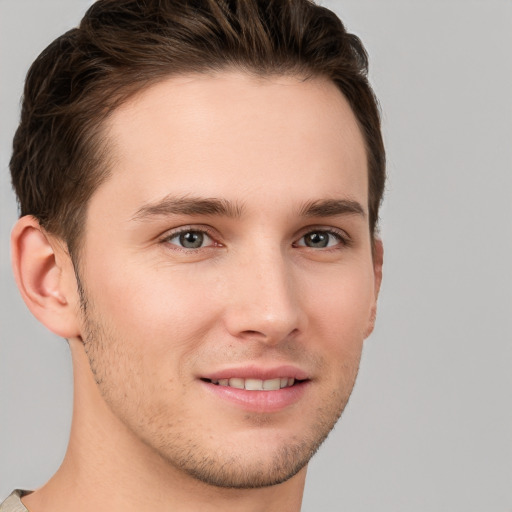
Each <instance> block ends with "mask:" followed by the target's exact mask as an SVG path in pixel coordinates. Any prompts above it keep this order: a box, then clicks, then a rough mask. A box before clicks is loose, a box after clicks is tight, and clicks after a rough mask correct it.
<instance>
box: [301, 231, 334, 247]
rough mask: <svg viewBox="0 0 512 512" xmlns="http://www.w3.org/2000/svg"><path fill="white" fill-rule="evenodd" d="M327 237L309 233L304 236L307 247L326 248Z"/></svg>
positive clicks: (323, 234) (322, 234) (321, 234)
mask: <svg viewBox="0 0 512 512" xmlns="http://www.w3.org/2000/svg"><path fill="white" fill-rule="evenodd" d="M328 243H329V237H328V235H326V234H325V233H310V234H309V235H306V245H308V246H309V247H327V244H328Z"/></svg>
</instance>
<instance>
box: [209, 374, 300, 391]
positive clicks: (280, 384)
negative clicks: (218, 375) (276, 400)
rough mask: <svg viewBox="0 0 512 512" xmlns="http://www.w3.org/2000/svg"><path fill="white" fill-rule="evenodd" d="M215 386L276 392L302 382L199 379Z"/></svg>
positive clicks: (282, 378) (293, 379)
mask: <svg viewBox="0 0 512 512" xmlns="http://www.w3.org/2000/svg"><path fill="white" fill-rule="evenodd" d="M201 380H202V381H204V382H209V383H211V384H214V385H216V386H225V387H230V388H235V389H245V390H247V391H277V390H279V389H285V388H291V387H292V386H295V385H298V384H300V383H301V382H304V380H299V379H295V378H294V377H276V378H274V379H266V380H262V379H244V378H242V377H231V378H227V379H201Z"/></svg>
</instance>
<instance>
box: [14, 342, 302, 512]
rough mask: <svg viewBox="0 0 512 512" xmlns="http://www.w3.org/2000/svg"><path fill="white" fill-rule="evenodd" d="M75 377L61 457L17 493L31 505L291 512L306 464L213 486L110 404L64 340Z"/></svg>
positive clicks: (80, 354)
mask: <svg viewBox="0 0 512 512" xmlns="http://www.w3.org/2000/svg"><path fill="white" fill-rule="evenodd" d="M70 346H71V350H72V356H73V369H74V380H75V394H74V410H73V422H72V427H71V435H70V441H69V445H68V450H67V452H66V456H65V458H64V461H63V463H62V465H61V467H60V468H59V470H58V471H57V473H56V474H55V475H54V476H53V478H52V479H51V480H50V481H49V482H48V483H47V484H46V485H45V486H43V487H42V488H41V489H39V490H37V491H35V492H34V493H32V494H30V495H28V496H27V497H25V498H23V502H24V503H25V505H26V506H27V508H28V509H29V510H30V511H31V512H45V511H46V510H51V511H52V512H60V511H64V510H66V511H67V510H74V511H75V512H82V511H84V512H85V511H89V510H103V509H108V510H109V511H111V512H117V511H119V512H120V511H123V512H132V511H133V512H135V511H137V512H146V511H147V512H149V511H151V512H153V511H154V510H173V512H188V511H190V512H192V511H193V512H197V510H201V511H202V512H210V511H212V512H213V511H216V512H218V511H219V510H222V511H223V512H231V511H237V512H264V511H265V512H298V511H299V510H300V506H301V501H302V493H303V490H304V483H305V476H306V468H304V469H303V470H301V471H300V472H299V473H297V474H296V475H295V476H294V477H292V478H290V479H289V480H288V481H286V482H284V483H282V484H278V485H274V486H271V487H263V488H259V489H230V488H219V487H214V486H211V485H208V484H205V483H203V482H200V481H198V480H196V479H195V478H193V477H191V476H189V475H188V474H184V473H183V472H182V471H180V470H179V468H176V467H173V466H172V465H170V464H169V463H168V462H166V461H165V460H164V459H163V458H162V457H161V456H160V455H159V454H158V453H155V452H154V450H153V449H152V448H150V447H149V446H147V445H146V444H145V443H144V442H143V441H142V440H140V439H138V438H136V436H135V435H134V434H133V433H132V432H131V431H130V430H129V429H128V428H127V427H126V426H125V425H124V424H123V423H122V422H121V421H119V419H118V418H117V417H116V416H115V415H114V414H113V413H112V412H111V411H110V409H109V408H108V407H107V405H106V404H105V402H104V400H103V398H102V397H101V395H100V393H99V391H98V388H97V386H96V383H95V382H94V379H93V376H92V374H91V371H90V369H89V364H88V361H87V357H86V355H85V353H84V351H83V346H82V344H81V342H80V341H78V340H70Z"/></svg>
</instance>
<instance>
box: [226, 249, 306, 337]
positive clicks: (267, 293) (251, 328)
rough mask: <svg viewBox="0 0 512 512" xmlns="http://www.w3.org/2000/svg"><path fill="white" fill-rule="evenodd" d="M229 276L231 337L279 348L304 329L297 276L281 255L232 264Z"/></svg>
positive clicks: (273, 252) (229, 328)
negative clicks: (279, 345)
mask: <svg viewBox="0 0 512 512" xmlns="http://www.w3.org/2000/svg"><path fill="white" fill-rule="evenodd" d="M230 275H231V279H230V283H229V285H228V286H227V293H228V294H229V297H230V298H229V300H228V304H229V306H228V307H227V309H226V310H225V324H226V328H227V330H228V331H229V333H230V334H231V335H232V336H234V337H236V338H238V339H242V340H249V339H250V340H258V341H260V342H262V343H265V344H267V345H277V344H279V343H280V342H283V341H285V340H289V339H290V338H291V337H292V336H295V335H296V334H297V333H298V332H300V331H301V330H303V329H304V327H305V321H306V317H305V315H304V312H303V311H302V308H301V301H300V283H299V279H298V276H297V272H296V269H294V268H293V265H292V264H291V262H288V261H287V260H286V258H285V257H284V256H283V254H282V253H281V251H279V250H276V251H272V252H267V253H266V254H262V253H261V252H260V253H256V254H255V253H253V254H252V255H251V256H248V257H247V258H243V259H242V260H238V261H237V262H236V263H235V262H233V266H232V268H231V272H230Z"/></svg>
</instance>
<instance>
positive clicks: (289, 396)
mask: <svg viewBox="0 0 512 512" xmlns="http://www.w3.org/2000/svg"><path fill="white" fill-rule="evenodd" d="M201 384H203V385H204V386H205V388H206V389H207V390H208V391H209V392H210V393H213V394H214V395H215V396H217V397H219V398H221V399H222V400H225V401H227V402H230V403H232V404H233V405H235V406H237V407H240V408H241V409H243V410H245V411H250V412H260V413H266V412H277V411H281V410H283V409H285V408H286V407H290V406H291V405H293V404H295V403H297V402H298V401H299V400H300V399H301V398H302V397H303V396H304V393H305V392H306V389H307V387H308V386H309V381H303V382H298V383H296V384H294V385H293V386H290V387H289V388H282V389H276V390H275V391H247V390H246V389H238V388H232V387H229V386H219V385H218V384H212V383H211V382H205V381H201Z"/></svg>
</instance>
